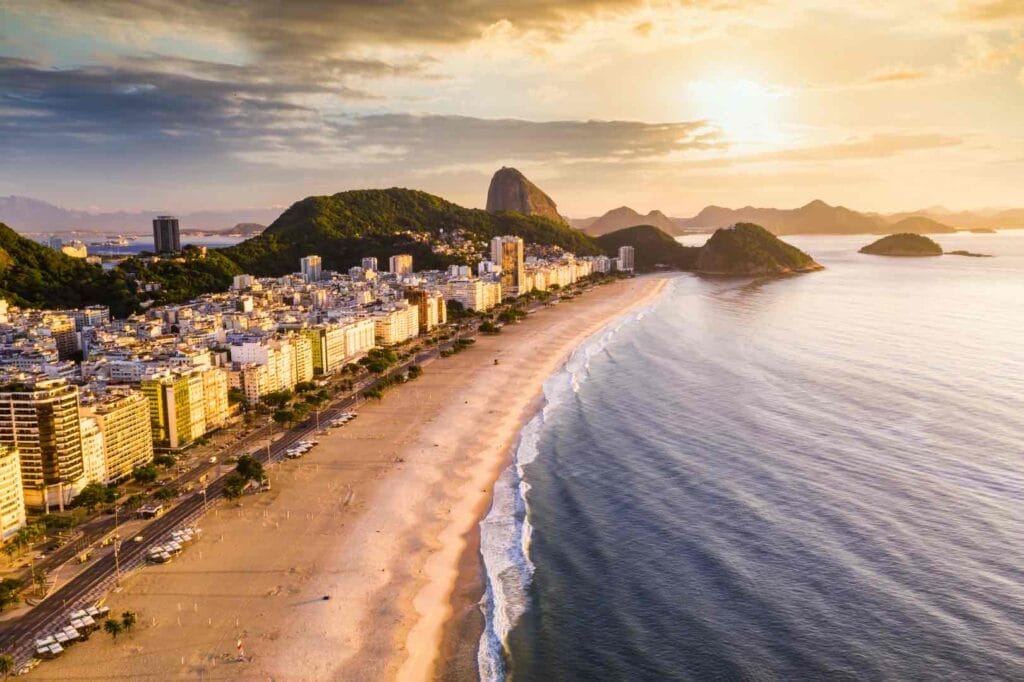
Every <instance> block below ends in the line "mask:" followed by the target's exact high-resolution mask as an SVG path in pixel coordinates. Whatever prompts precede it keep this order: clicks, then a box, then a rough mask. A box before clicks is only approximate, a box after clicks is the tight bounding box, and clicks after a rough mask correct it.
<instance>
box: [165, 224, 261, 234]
mask: <svg viewBox="0 0 1024 682" xmlns="http://www.w3.org/2000/svg"><path fill="white" fill-rule="evenodd" d="M265 229H267V226H266V225H260V224H259V223H238V224H237V225H235V226H234V227H228V228H225V229H223V230H195V229H192V230H182V231H181V234H182V235H188V236H191V237H254V236H256V235H258V234H259V233H260V232H263V230H265Z"/></svg>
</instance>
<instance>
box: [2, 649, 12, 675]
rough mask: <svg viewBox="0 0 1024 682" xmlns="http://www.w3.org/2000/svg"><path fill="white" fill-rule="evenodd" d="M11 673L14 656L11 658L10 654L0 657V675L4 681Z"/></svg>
mask: <svg viewBox="0 0 1024 682" xmlns="http://www.w3.org/2000/svg"><path fill="white" fill-rule="evenodd" d="M13 672H14V656H11V655H10V654H3V655H0V675H3V676H4V679H5V680H6V679H7V677H8V676H9V675H10V674H11V673H13Z"/></svg>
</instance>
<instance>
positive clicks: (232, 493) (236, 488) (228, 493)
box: [224, 471, 246, 500]
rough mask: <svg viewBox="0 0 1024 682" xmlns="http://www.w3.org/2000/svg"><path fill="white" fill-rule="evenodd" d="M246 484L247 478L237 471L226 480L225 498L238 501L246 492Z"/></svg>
mask: <svg viewBox="0 0 1024 682" xmlns="http://www.w3.org/2000/svg"><path fill="white" fill-rule="evenodd" d="M245 484H246V480H245V477H244V476H242V475H241V474H240V473H238V472H237V471H235V472H233V473H232V474H231V475H230V476H228V477H227V478H226V479H225V480H224V497H226V498H228V499H229V500H237V499H238V498H239V497H241V496H242V493H243V492H245Z"/></svg>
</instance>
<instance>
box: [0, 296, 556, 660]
mask: <svg viewBox="0 0 1024 682" xmlns="http://www.w3.org/2000/svg"><path fill="white" fill-rule="evenodd" d="M531 309H536V306H533V307H531ZM474 336H475V331H470V332H467V333H463V334H461V335H456V337H455V338H453V339H451V340H449V341H447V342H445V343H443V344H439V345H438V346H436V347H435V348H432V349H430V350H427V351H424V352H422V353H419V354H417V355H416V356H415V357H414V358H412V359H409V360H406V361H405V362H403V363H401V364H399V365H397V366H396V367H395V368H394V369H392V370H391V371H390V372H388V373H387V374H386V375H384V376H381V377H378V378H376V379H373V380H365V379H364V380H363V381H362V382H360V383H358V384H357V385H356V386H354V387H353V390H352V391H351V392H350V393H348V394H347V395H346V396H345V397H344V398H342V399H341V400H338V401H336V402H335V403H334V404H333V405H332V406H331V407H329V408H327V409H325V410H322V411H321V414H320V416H321V418H322V419H324V420H325V421H330V420H331V419H333V418H335V417H337V416H338V415H339V414H341V413H342V412H345V411H346V410H349V409H351V408H352V407H354V406H355V405H357V404H359V402H361V397H360V394H361V392H362V391H364V390H368V389H372V388H374V387H376V386H377V385H378V384H380V383H381V382H382V381H383V380H384V379H385V378H389V377H391V376H394V375H396V374H399V373H403V372H405V371H406V370H408V368H409V367H410V366H411V365H413V364H429V363H430V362H433V361H434V360H436V359H437V358H438V356H439V353H440V351H441V350H442V349H443V348H451V347H452V346H453V345H454V343H455V342H456V341H457V340H458V339H460V338H472V337H474ZM316 429H317V419H316V417H311V418H308V419H307V420H306V421H304V422H302V423H301V424H299V425H297V426H295V427H293V428H292V429H290V430H289V431H287V432H286V433H285V434H284V435H283V436H282V437H281V438H279V439H278V440H276V441H274V442H273V444H272V445H271V446H270V448H269V452H268V448H260V449H258V450H256V451H254V452H252V456H253V457H255V458H256V459H258V460H259V461H260V462H262V463H264V464H272V463H275V462H279V461H281V459H282V458H283V455H284V451H285V450H287V449H288V447H290V446H291V445H292V444H294V443H295V442H297V441H299V440H302V439H304V438H306V437H307V436H309V435H310V434H312V433H314V432H315V431H316ZM232 470H233V469H232ZM232 470H228V471H225V472H224V473H223V474H221V475H220V476H219V477H217V478H216V479H215V480H214V481H212V482H211V483H210V484H209V485H208V486H207V487H206V488H205V489H204V490H205V495H204V492H203V490H200V491H199V492H196V493H194V494H190V495H188V496H186V497H184V498H183V499H182V500H181V501H180V502H178V503H177V504H175V505H174V506H173V507H171V509H170V510H168V511H167V512H166V513H165V514H163V515H162V516H160V517H158V518H156V519H154V520H153V521H152V522H150V523H149V524H147V525H146V526H145V527H144V528H143V529H142V530H140V531H139V535H140V536H141V537H142V538H143V539H142V541H141V542H121V543H120V550H119V552H118V553H117V556H116V557H115V555H114V554H107V555H105V556H103V557H101V558H99V559H97V560H96V562H95V563H94V564H93V565H92V566H90V567H89V568H87V569H85V570H84V571H82V572H81V573H79V574H78V575H77V576H75V577H74V578H72V579H71V580H69V581H68V582H67V583H66V584H65V585H63V586H62V587H61V588H60V589H58V590H56V591H55V592H53V593H52V594H50V595H49V596H47V597H46V599H44V600H43V601H42V602H40V603H39V604H38V605H37V606H35V607H34V608H33V609H32V610H31V611H29V612H28V613H26V614H25V615H24V616H22V617H20V618H19V619H17V620H16V621H12V622H11V623H9V624H6V626H5V627H4V628H3V629H2V630H0V651H5V652H8V653H10V654H11V655H12V656H14V658H15V662H16V668H20V667H21V666H22V665H24V664H25V663H26V662H28V660H29V659H30V658H31V657H32V655H33V653H34V648H33V644H34V640H35V639H36V638H38V637H40V636H42V635H44V634H45V633H46V632H48V631H50V630H52V629H54V628H56V627H57V626H58V625H60V626H63V625H66V624H67V623H66V621H67V616H68V614H70V613H71V612H73V611H75V610H77V609H79V608H80V607H82V606H83V605H85V604H87V603H89V602H92V601H96V600H98V599H100V598H101V597H102V596H103V595H104V594H105V593H106V592H107V591H108V590H109V589H110V588H111V587H112V586H113V584H114V581H115V580H117V579H118V574H119V573H126V572H128V571H131V570H132V569H134V568H137V567H138V566H140V565H141V564H142V563H143V562H144V561H145V557H146V555H147V553H148V551H149V549H150V548H151V547H153V546H155V545H157V544H160V543H162V542H164V541H166V539H167V536H168V535H169V534H170V533H171V531H173V530H175V529H176V528H178V527H181V526H184V525H186V524H188V523H189V522H191V521H193V520H195V519H197V518H199V517H200V516H202V514H203V513H204V512H205V511H206V507H208V505H209V504H210V503H212V502H215V501H217V500H219V499H220V498H221V497H223V496H224V484H225V480H226V479H227V477H228V476H229V475H230V473H231V471H232ZM198 471H199V470H198V469H196V470H194V471H192V472H189V473H188V474H185V475H184V476H182V477H181V478H180V479H179V481H178V482H182V481H184V480H185V479H190V478H193V477H195V476H197V475H198ZM77 551H78V549H77V548H76V549H75V550H74V551H72V552H69V553H67V557H66V558H65V560H67V559H69V558H70V557H71V556H73V555H74V553H75V552H77Z"/></svg>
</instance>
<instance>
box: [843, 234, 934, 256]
mask: <svg viewBox="0 0 1024 682" xmlns="http://www.w3.org/2000/svg"><path fill="white" fill-rule="evenodd" d="M860 253H868V254H871V255H872V256H900V257H923V256H941V255H942V247H941V246H939V245H938V244H936V243H935V242H934V241H932V240H931V239H929V238H928V237H925V236H923V235H919V234H910V233H907V232H904V233H900V234H890V235H889V236H887V237H882V238H881V239H879V240H878V241H875V242H872V243H871V244H868V245H867V246H865V247H863V248H862V249H861V250H860Z"/></svg>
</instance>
